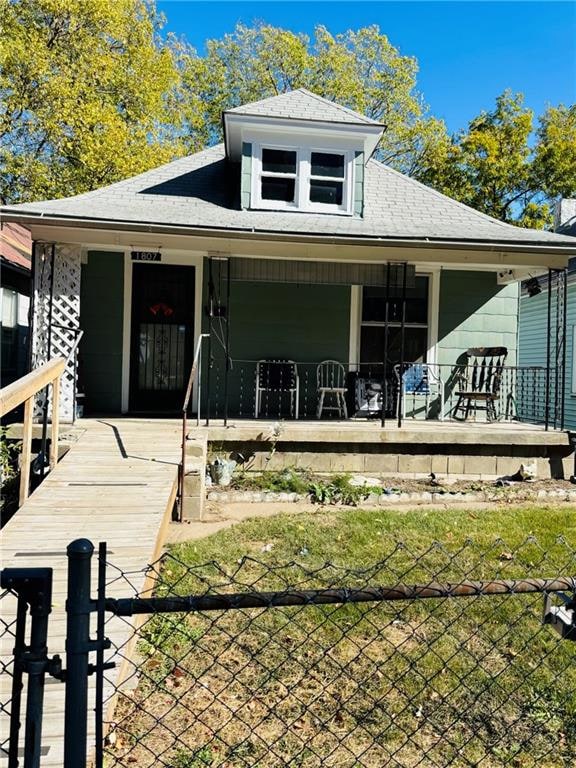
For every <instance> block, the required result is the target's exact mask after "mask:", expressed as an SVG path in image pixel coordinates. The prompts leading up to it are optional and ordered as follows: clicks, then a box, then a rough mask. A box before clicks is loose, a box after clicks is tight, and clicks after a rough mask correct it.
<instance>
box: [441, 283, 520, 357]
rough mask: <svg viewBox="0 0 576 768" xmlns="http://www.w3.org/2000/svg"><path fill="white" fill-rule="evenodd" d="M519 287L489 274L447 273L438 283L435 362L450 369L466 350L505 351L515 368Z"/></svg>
mask: <svg viewBox="0 0 576 768" xmlns="http://www.w3.org/2000/svg"><path fill="white" fill-rule="evenodd" d="M517 325H518V285H517V284H516V283H514V284H511V285H506V286H501V285H498V283H497V281H496V274H495V273H491V272H472V271H464V270H462V271H456V270H454V271H452V270H446V271H443V272H442V274H441V280H440V312H439V318H438V362H439V363H443V364H447V365H453V364H454V363H455V362H456V361H457V360H458V359H459V358H461V357H462V355H463V354H464V353H465V352H466V350H467V349H468V348H469V347H500V346H502V347H506V348H507V349H508V357H507V359H506V365H515V364H516V348H517Z"/></svg>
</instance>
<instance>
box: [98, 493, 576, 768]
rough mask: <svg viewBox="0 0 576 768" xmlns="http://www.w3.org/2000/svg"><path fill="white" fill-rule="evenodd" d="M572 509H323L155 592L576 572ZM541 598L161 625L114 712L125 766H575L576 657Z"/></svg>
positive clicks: (169, 564) (177, 556)
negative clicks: (544, 613) (132, 688)
mask: <svg viewBox="0 0 576 768" xmlns="http://www.w3.org/2000/svg"><path fill="white" fill-rule="evenodd" d="M575 546H576V512H575V511H574V510H573V509H568V508H562V507H536V506H525V507H521V508H516V509H514V508H508V507H507V508H505V509H497V510H486V511H485V510H479V511H474V512H472V511H459V510H450V511H431V510H422V509H420V510H415V511H407V512H405V511H396V510H394V511H392V510H390V511H389V510H383V511H365V510H361V509H349V510H348V509H347V510H341V511H340V510H336V509H329V510H326V509H322V510H319V511H318V512H315V513H312V514H304V513H299V514H298V513H297V514H294V513H287V514H280V515H277V516H275V517H271V518H259V519H258V518H255V519H252V520H248V521H245V522H243V523H240V524H238V525H236V526H234V527H232V528H230V529H228V530H225V531H221V532H220V533H218V534H215V535H214V536H210V537H208V538H206V539H204V540H201V541H195V542H187V543H184V544H181V545H178V546H175V547H174V548H173V549H172V550H171V553H170V554H169V555H168V556H167V557H166V558H165V560H164V563H163V569H162V573H161V579H160V581H159V583H158V586H157V594H158V595H169V594H181V595H183V594H201V593H205V592H207V591H211V592H214V591H217V592H245V591H247V590H252V589H256V590H259V591H262V590H273V589H286V588H295V589H305V588H317V587H322V588H326V587H336V586H342V587H362V586H366V585H373V586H378V585H394V584H397V583H399V582H403V583H409V584H413V583H417V582H426V583H427V582H430V581H433V580H434V581H449V582H452V583H454V582H458V581H461V580H463V579H493V578H517V577H556V576H560V575H566V576H572V575H576V554H575V551H574V550H575ZM541 610H542V597H541V596H540V595H508V596H493V597H487V596H477V597H472V598H452V599H430V600H419V601H400V602H389V603H363V604H347V605H344V606H322V607H317V606H301V607H291V608H268V609H251V610H235V611H227V612H207V613H203V614H172V615H156V616H154V617H152V618H151V619H150V620H149V621H148V622H147V623H146V624H145V625H144V627H143V628H142V630H141V635H140V636H141V641H140V644H139V653H140V654H141V658H140V662H139V663H140V669H141V677H140V683H139V686H138V689H137V690H136V692H135V693H134V694H131V695H130V696H128V697H126V698H125V699H124V701H123V702H122V704H121V706H120V708H119V711H118V713H117V717H116V719H117V721H118V722H119V726H118V727H117V732H118V733H120V734H121V736H120V737H119V738H118V739H117V741H116V747H115V748H114V751H113V754H114V758H115V759H117V760H118V763H116V764H120V765H129V763H130V760H132V761H133V760H134V759H136V760H137V764H138V765H139V766H140V765H142V766H144V765H155V764H158V754H159V753H162V759H163V760H164V762H165V764H166V765H174V766H178V767H179V768H180V766H190V768H200V766H205V765H210V766H214V767H215V768H216V766H219V767H220V768H224V767H225V766H226V768H240V767H244V766H266V768H268V767H270V768H276V767H277V768H280V767H281V766H290V767H291V768H292V767H295V766H302V767H303V768H320V767H321V766H330V767H331V768H360V767H361V766H366V768H382V767H383V766H385V765H391V766H395V768H404V767H406V768H408V767H410V768H412V767H415V766H417V765H418V766H422V767H423V768H427V767H428V766H430V768H432V766H434V768H441V767H442V766H457V767H460V766H462V768H464V766H472V765H474V766H483V768H492V767H495V766H519V767H520V768H524V767H526V768H529V767H530V768H532V767H534V768H536V766H538V767H539V768H540V767H542V768H556V766H558V767H560V766H562V767H563V768H564V767H565V766H566V767H567V766H571V765H573V764H574V762H575V761H576V746H575V745H576V648H575V645H576V644H574V643H570V642H568V641H561V640H560V639H559V636H558V635H557V634H556V633H555V632H554V631H553V630H552V629H551V628H550V627H547V626H542V624H541Z"/></svg>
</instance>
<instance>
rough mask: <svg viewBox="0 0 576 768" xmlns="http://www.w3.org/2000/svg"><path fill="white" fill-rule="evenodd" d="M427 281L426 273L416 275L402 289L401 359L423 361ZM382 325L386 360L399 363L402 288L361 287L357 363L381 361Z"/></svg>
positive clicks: (424, 353) (426, 329) (425, 347)
mask: <svg viewBox="0 0 576 768" xmlns="http://www.w3.org/2000/svg"><path fill="white" fill-rule="evenodd" d="M429 282H430V281H429V277H428V275H417V276H416V280H415V283H414V285H413V286H412V287H408V288H407V289H406V314H405V323H404V362H413V363H422V362H426V354H427V349H428V303H429ZM386 297H387V299H388V300H387V299H386ZM386 304H388V307H386ZM386 326H388V360H389V362H390V363H392V364H394V365H395V364H396V363H399V362H401V360H400V357H401V347H402V289H401V288H400V287H391V288H390V289H389V291H388V292H387V291H386V289H385V288H369V287H364V288H363V290H362V319H361V327H360V363H363V364H366V363H381V362H382V356H383V353H384V336H385V333H386Z"/></svg>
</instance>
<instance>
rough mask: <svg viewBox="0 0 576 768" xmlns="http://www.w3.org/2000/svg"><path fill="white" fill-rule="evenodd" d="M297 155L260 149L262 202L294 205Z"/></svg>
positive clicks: (285, 151)
mask: <svg viewBox="0 0 576 768" xmlns="http://www.w3.org/2000/svg"><path fill="white" fill-rule="evenodd" d="M297 162H298V153H297V152H295V151H293V150H288V149H271V148H269V147H263V148H262V175H261V181H260V194H261V197H262V200H280V201H282V202H284V203H294V201H295V199H296V181H297V174H296V169H297Z"/></svg>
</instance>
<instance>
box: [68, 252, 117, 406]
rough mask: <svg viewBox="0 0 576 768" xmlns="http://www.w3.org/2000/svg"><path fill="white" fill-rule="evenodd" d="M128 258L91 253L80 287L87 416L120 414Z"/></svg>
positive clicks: (82, 381)
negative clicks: (126, 263)
mask: <svg viewBox="0 0 576 768" xmlns="http://www.w3.org/2000/svg"><path fill="white" fill-rule="evenodd" d="M123 311H124V254H123V253H109V252H103V251H90V252H89V253H88V262H87V263H86V264H83V265H82V277H81V284H80V328H81V329H82V330H83V331H84V336H83V337H82V341H81V343H80V352H79V363H80V391H81V392H84V395H85V408H86V413H95V412H104V411H105V412H111V413H115V412H120V410H121V401H122V328H123Z"/></svg>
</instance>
